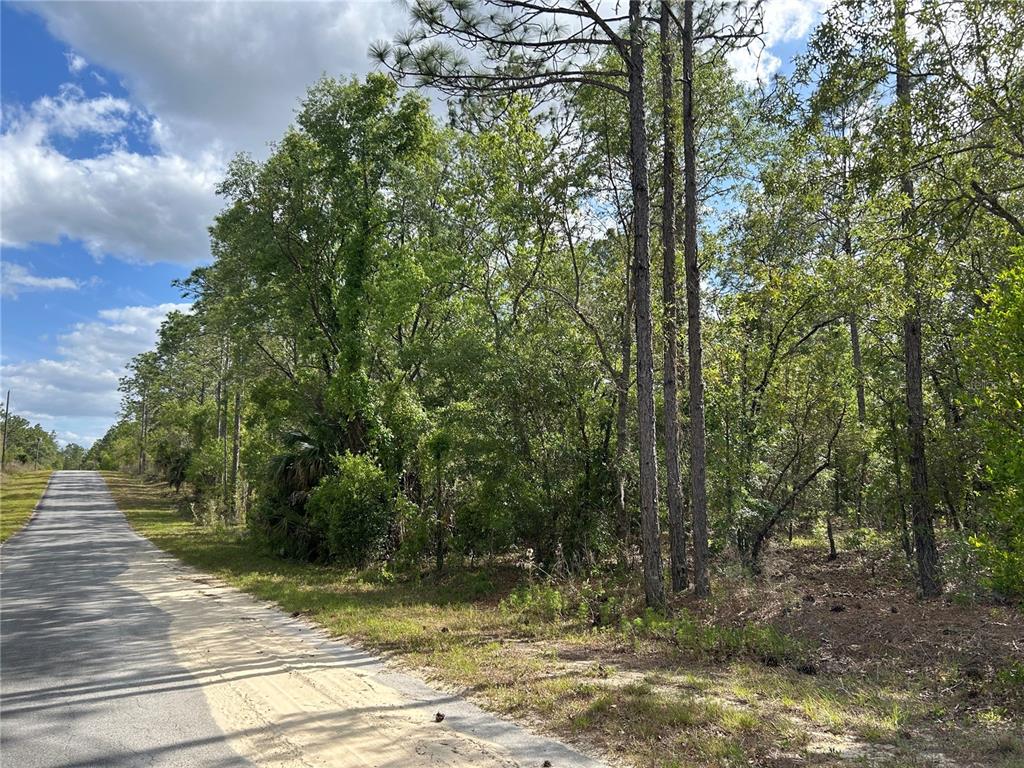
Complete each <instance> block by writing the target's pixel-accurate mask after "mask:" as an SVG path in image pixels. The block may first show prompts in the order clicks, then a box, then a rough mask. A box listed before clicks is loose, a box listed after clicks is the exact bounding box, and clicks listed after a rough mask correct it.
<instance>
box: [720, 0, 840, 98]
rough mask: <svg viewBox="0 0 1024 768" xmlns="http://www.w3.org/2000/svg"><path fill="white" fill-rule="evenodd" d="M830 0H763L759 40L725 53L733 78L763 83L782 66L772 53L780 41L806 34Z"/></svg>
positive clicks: (799, 37) (752, 82) (786, 41)
mask: <svg viewBox="0 0 1024 768" xmlns="http://www.w3.org/2000/svg"><path fill="white" fill-rule="evenodd" d="M829 1H830V0H764V3H763V5H762V8H763V11H764V24H763V34H762V35H761V39H762V42H763V48H762V45H761V43H758V42H753V43H751V45H750V46H748V47H747V48H744V49H738V50H735V51H733V52H732V53H730V54H729V62H730V63H731V64H732V66H733V69H734V70H735V71H736V78H737V79H738V80H739V81H740V82H743V83H747V84H750V85H753V84H756V83H757V82H758V81H761V82H765V81H766V80H767V79H768V78H770V77H771V76H772V75H773V74H775V72H777V71H778V69H779V67H780V66H781V65H782V60H781V59H780V58H779V57H778V56H777V55H775V53H773V52H772V48H773V47H775V46H777V45H779V44H780V43H791V42H795V41H797V40H800V39H801V38H803V37H804V36H805V35H807V34H808V33H809V32H810V31H811V30H812V29H813V28H814V26H815V25H816V24H817V23H818V21H819V20H820V19H821V16H822V14H823V13H824V12H825V9H826V8H827V7H828V5H829Z"/></svg>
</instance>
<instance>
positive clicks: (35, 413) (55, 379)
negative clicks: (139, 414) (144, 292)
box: [0, 303, 190, 443]
mask: <svg viewBox="0 0 1024 768" xmlns="http://www.w3.org/2000/svg"><path fill="white" fill-rule="evenodd" d="M189 307H190V305H189V304H173V303H169V304H158V305H156V306H148V307H145V306H134V307H121V308H118V309H105V310H102V311H100V312H99V314H98V316H97V318H96V319H95V320H92V321H89V322H84V323H78V324H77V325H75V326H74V328H73V329H72V330H71V331H70V332H69V333H67V334H64V335H62V336H61V337H60V343H59V346H58V349H57V355H55V356H54V357H53V358H43V359H38V360H29V361H25V362H15V363H6V364H4V365H3V366H2V367H0V373H2V379H3V383H2V385H0V389H4V390H6V389H7V388H10V389H11V390H13V392H14V395H13V396H12V400H13V402H12V406H11V409H12V410H13V411H14V412H15V413H19V414H21V415H23V416H25V417H26V418H29V419H31V420H32V421H39V422H41V423H42V424H43V426H44V427H46V428H47V429H56V428H57V426H58V424H59V427H60V431H61V432H62V433H66V434H68V435H71V434H72V433H75V437H76V438H80V439H75V442H82V443H84V442H91V441H92V440H93V439H95V436H97V435H99V434H102V433H103V431H104V430H105V429H106V427H107V426H109V425H110V424H111V423H112V422H113V421H114V419H115V418H116V415H117V412H118V408H119V406H120V394H119V393H118V391H117V384H118V381H119V380H120V378H121V376H123V375H124V372H125V365H126V364H127V363H128V361H129V360H131V358H132V357H133V356H135V355H136V354H138V353H140V352H144V351H145V350H147V349H150V348H151V347H152V346H153V344H154V343H155V341H156V336H157V331H158V330H159V328H160V323H162V322H163V320H164V318H165V317H167V314H168V313H169V312H172V311H175V310H177V311H181V312H187V311H188V310H189ZM68 430H70V431H68ZM86 436H89V437H86Z"/></svg>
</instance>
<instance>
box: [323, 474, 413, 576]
mask: <svg viewBox="0 0 1024 768" xmlns="http://www.w3.org/2000/svg"><path fill="white" fill-rule="evenodd" d="M335 470H336V473H335V474H332V475H330V476H328V477H325V478H324V479H323V480H321V481H320V483H319V484H318V485H317V486H316V488H315V489H314V490H313V492H312V493H311V494H310V496H309V501H308V502H307V504H306V506H307V510H308V513H309V517H310V520H311V522H312V525H313V527H314V528H315V529H316V530H317V531H318V532H319V533H320V535H322V536H323V539H324V542H325V544H326V549H327V553H328V555H329V557H330V558H331V559H332V560H335V561H337V562H339V563H342V564H343V565H349V566H355V567H359V568H361V567H363V566H365V565H366V564H367V563H368V562H369V561H370V560H371V559H373V558H374V557H375V556H378V555H380V554H381V553H382V552H383V551H385V549H386V546H387V541H386V537H387V534H388V532H389V531H390V530H391V526H392V525H393V523H394V521H395V504H394V502H393V498H392V497H393V494H394V487H393V485H392V483H391V482H390V481H389V480H388V479H387V476H386V475H385V474H384V472H383V471H382V470H381V469H380V467H378V466H377V465H376V464H374V463H373V461H372V460H370V459H369V458H367V457H366V456H359V455H354V454H343V455H341V456H339V457H338V458H337V459H336V462H335Z"/></svg>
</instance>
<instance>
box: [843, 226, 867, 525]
mask: <svg viewBox="0 0 1024 768" xmlns="http://www.w3.org/2000/svg"><path fill="white" fill-rule="evenodd" d="M847 241H849V236H847ZM850 347H851V350H852V353H853V370H854V375H855V376H856V377H857V426H858V427H859V428H860V433H861V434H860V439H861V441H863V440H864V425H865V423H866V422H867V404H866V398H865V396H864V364H863V361H862V359H861V354H860V326H859V325H858V322H857V315H855V314H851V315H850ZM857 470H858V471H857V483H856V490H855V493H856V498H855V500H854V501H855V502H856V507H855V510H856V512H855V514H856V516H857V527H858V528H860V527H861V524H862V523H861V521H862V520H863V517H864V486H865V485H866V483H867V472H868V451H867V447H866V445H864V444H863V442H862V447H861V450H860V455H859V456H858V467H857Z"/></svg>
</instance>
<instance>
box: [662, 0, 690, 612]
mask: <svg viewBox="0 0 1024 768" xmlns="http://www.w3.org/2000/svg"><path fill="white" fill-rule="evenodd" d="M669 14H670V11H669V5H668V0H662V2H661V18H660V20H659V28H660V29H659V31H660V37H661V41H660V42H661V104H662V108H661V128H662V137H663V146H662V162H661V173H662V178H661V185H662V205H661V209H662V211H661V249H662V272H661V275H662V303H663V305H664V307H663V309H664V318H663V321H662V331H663V333H664V336H665V356H664V360H663V375H664V381H663V393H664V408H665V415H664V419H663V422H664V426H663V429H664V445H665V474H666V478H667V484H668V489H667V499H668V530H669V541H670V544H671V549H670V553H671V564H670V568H669V570H670V571H671V574H672V591H673V592H682V591H683V590H684V589H686V588H687V586H689V584H688V575H687V572H686V523H685V521H684V503H683V482H682V476H681V472H680V469H679V384H678V375H679V340H678V325H679V324H678V318H679V308H678V306H677V305H676V178H675V177H676V131H675V122H676V118H675V96H674V94H673V92H672V91H673V88H672V85H673V76H674V73H673V68H674V57H673V55H672V37H671V34H670V31H671V30H670V26H669V25H670V24H671V23H672V19H671V16H670V15H669Z"/></svg>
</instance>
